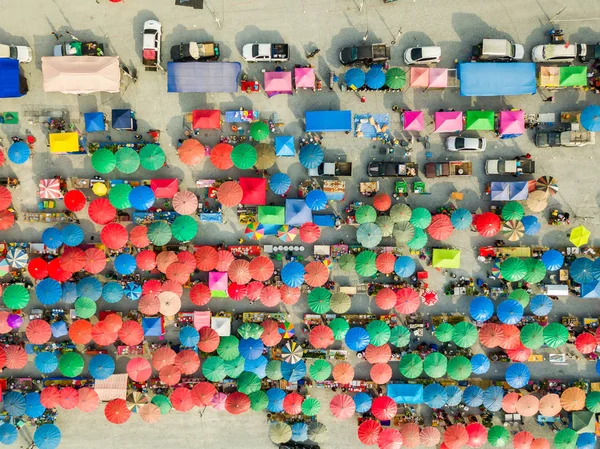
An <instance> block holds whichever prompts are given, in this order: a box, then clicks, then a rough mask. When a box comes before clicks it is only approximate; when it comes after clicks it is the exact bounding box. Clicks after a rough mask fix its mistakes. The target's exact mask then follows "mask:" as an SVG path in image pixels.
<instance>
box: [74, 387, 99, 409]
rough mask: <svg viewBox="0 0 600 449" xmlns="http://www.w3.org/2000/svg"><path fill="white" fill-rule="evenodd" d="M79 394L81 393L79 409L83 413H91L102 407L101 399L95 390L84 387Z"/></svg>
mask: <svg viewBox="0 0 600 449" xmlns="http://www.w3.org/2000/svg"><path fill="white" fill-rule="evenodd" d="M77 392H78V393H79V398H78V401H77V408H78V409H79V410H81V411H82V412H84V413H91V412H93V411H94V410H96V408H98V405H100V397H99V396H98V393H96V390H94V389H93V388H88V387H84V388H80V389H79V390H77Z"/></svg>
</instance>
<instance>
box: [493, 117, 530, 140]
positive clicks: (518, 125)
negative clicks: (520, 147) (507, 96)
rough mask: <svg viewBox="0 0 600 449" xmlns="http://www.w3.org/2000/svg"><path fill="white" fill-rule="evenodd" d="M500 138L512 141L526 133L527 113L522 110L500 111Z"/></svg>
mask: <svg viewBox="0 0 600 449" xmlns="http://www.w3.org/2000/svg"><path fill="white" fill-rule="evenodd" d="M499 132H500V138H501V139H510V138H513V137H517V136H520V135H521V134H523V133H524V132H525V113H524V112H523V111H522V110H512V111H500V129H499Z"/></svg>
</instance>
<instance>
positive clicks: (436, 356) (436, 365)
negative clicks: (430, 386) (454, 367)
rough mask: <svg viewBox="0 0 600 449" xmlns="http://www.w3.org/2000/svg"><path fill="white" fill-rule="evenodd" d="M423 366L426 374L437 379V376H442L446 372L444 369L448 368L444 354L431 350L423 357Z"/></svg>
mask: <svg viewBox="0 0 600 449" xmlns="http://www.w3.org/2000/svg"><path fill="white" fill-rule="evenodd" d="M423 367H424V369H425V374H427V375H428V376H429V377H433V378H434V379H437V378H438V377H442V376H443V375H444V374H446V369H447V368H448V359H447V358H446V356H445V355H444V354H441V353H439V352H432V353H431V354H429V355H428V356H427V357H425V361H424V362H423Z"/></svg>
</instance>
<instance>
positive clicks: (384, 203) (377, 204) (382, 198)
mask: <svg viewBox="0 0 600 449" xmlns="http://www.w3.org/2000/svg"><path fill="white" fill-rule="evenodd" d="M373 207H374V208H375V209H377V210H378V211H382V212H383V211H386V210H388V209H389V208H390V207H392V199H391V198H390V196H389V195H388V194H387V193H383V192H381V193H378V194H377V195H375V197H374V198H373Z"/></svg>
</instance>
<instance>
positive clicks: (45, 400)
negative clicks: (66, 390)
mask: <svg viewBox="0 0 600 449" xmlns="http://www.w3.org/2000/svg"><path fill="white" fill-rule="evenodd" d="M40 403H41V404H42V405H43V406H44V407H46V408H57V407H58V405H59V404H60V390H59V389H58V387H55V386H53V385H52V386H49V387H44V389H43V390H42V391H41V392H40Z"/></svg>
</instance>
